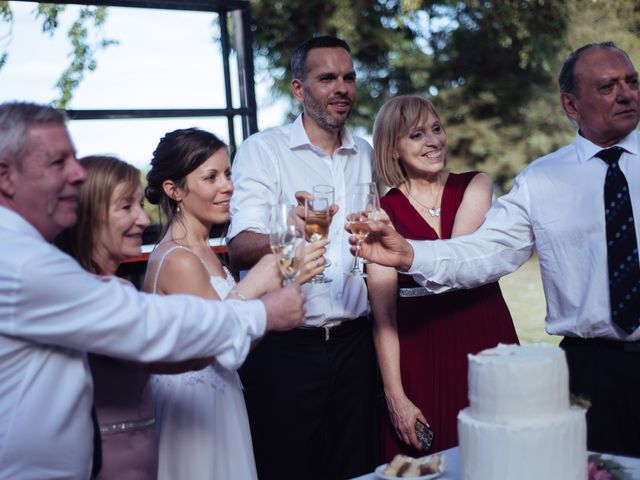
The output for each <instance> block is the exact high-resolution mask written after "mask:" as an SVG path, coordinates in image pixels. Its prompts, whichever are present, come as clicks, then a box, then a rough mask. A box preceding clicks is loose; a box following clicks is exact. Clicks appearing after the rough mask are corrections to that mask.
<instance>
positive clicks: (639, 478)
mask: <svg viewBox="0 0 640 480" xmlns="http://www.w3.org/2000/svg"><path fill="white" fill-rule="evenodd" d="M440 453H442V454H443V455H444V457H445V461H446V468H445V471H444V472H443V473H442V475H440V476H439V477H438V480H460V479H461V477H460V451H459V448H458V447H455V448H450V449H449V450H445V451H443V452H440ZM601 456H602V458H603V459H608V458H612V459H614V460H615V461H617V462H618V463H620V464H621V465H622V466H623V467H626V468H627V469H628V470H627V472H628V473H629V474H631V478H632V479H634V480H640V458H631V457H620V456H614V455H607V454H602V455H601ZM354 480H378V476H377V475H376V474H375V473H368V474H367V475H362V476H360V477H357V479H354ZM585 480H587V479H585Z"/></svg>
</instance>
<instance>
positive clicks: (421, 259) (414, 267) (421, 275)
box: [398, 240, 434, 287]
mask: <svg viewBox="0 0 640 480" xmlns="http://www.w3.org/2000/svg"><path fill="white" fill-rule="evenodd" d="M407 241H408V242H409V245H411V248H413V263H412V264H411V267H409V270H407V271H406V272H402V271H400V270H398V273H403V274H406V275H411V276H412V277H413V279H414V280H415V281H416V282H417V283H419V284H420V285H422V286H423V287H424V286H426V285H427V277H426V276H425V272H429V271H433V266H434V265H433V259H432V256H433V255H432V254H429V252H426V251H424V250H426V249H425V247H426V246H427V245H425V244H426V243H427V242H425V241H420V240H407Z"/></svg>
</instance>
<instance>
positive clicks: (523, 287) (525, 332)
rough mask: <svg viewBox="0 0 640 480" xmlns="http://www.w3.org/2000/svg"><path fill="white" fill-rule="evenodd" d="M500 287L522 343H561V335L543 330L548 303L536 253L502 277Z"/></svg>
mask: <svg viewBox="0 0 640 480" xmlns="http://www.w3.org/2000/svg"><path fill="white" fill-rule="evenodd" d="M500 288H501V289H502V294H503V295H504V298H505V300H506V301H507V305H509V310H510V311H511V316H512V317H513V322H514V323H515V326H516V331H517V332H518V338H520V342H521V343H532V342H545V343H551V344H554V345H557V344H558V343H560V340H562V337H560V336H556V335H548V334H547V332H545V330H544V317H545V312H546V305H545V300H544V293H543V291H542V282H541V280H540V269H539V267H538V257H537V256H536V255H534V256H533V257H532V258H531V259H530V260H529V261H528V262H527V263H525V264H524V265H523V266H522V267H520V268H519V269H518V270H517V271H515V272H513V273H511V274H509V275H507V276H506V277H503V278H502V279H501V280H500Z"/></svg>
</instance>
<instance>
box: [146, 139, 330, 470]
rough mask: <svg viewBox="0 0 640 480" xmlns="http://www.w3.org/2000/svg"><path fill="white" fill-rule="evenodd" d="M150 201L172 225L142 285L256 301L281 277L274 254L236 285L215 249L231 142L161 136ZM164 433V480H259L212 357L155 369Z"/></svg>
mask: <svg viewBox="0 0 640 480" xmlns="http://www.w3.org/2000/svg"><path fill="white" fill-rule="evenodd" d="M145 194H146V197H147V199H148V200H149V201H150V202H151V203H152V204H157V205H159V206H160V210H161V212H162V215H163V216H164V217H166V229H165V231H164V234H163V236H162V239H161V241H160V243H159V244H158V246H157V247H156V248H155V250H154V251H153V253H152V254H151V256H150V257H149V263H148V266H147V274H146V276H145V282H144V288H145V290H146V291H149V292H157V293H161V294H165V295H166V294H176V293H186V294H191V295H197V296H200V297H204V298H210V299H214V300H219V299H224V298H235V299H241V300H244V299H251V298H258V297H260V296H262V295H263V294H265V293H267V292H268V291H270V290H273V289H276V288H279V287H280V285H281V281H282V278H281V277H280V273H279V271H278V267H277V265H276V260H275V258H274V256H273V255H267V256H265V257H263V259H262V260H260V262H258V263H257V264H256V265H255V267H254V268H252V269H251V270H250V271H249V272H248V274H247V275H246V276H245V278H244V279H243V280H242V281H241V282H239V283H238V284H237V285H236V283H235V281H234V279H233V277H232V276H231V274H230V273H229V271H228V270H227V269H226V267H224V266H223V265H222V262H221V261H220V259H219V258H218V256H217V255H216V254H215V253H214V252H213V250H212V249H211V247H210V245H209V232H210V230H211V228H212V226H213V225H218V224H224V223H226V222H227V221H228V220H229V201H230V199H231V195H232V194H233V182H232V181H231V169H230V165H229V157H228V154H227V149H226V145H225V144H224V143H223V142H222V141H220V140H219V139H218V138H217V137H216V136H215V135H213V134H211V133H209V132H205V131H202V130H199V129H194V128H191V129H186V130H176V131H174V132H170V133H168V134H166V135H165V136H164V138H162V140H161V141H160V143H159V144H158V147H157V148H156V150H155V152H154V154H153V159H152V161H151V170H150V171H149V173H148V174H147V188H146V190H145ZM322 253H323V252H322V249H318V248H314V247H313V246H311V247H310V248H308V249H306V255H305V269H304V270H303V273H302V274H301V275H300V277H299V281H300V282H301V283H302V282H304V281H306V280H308V279H309V278H311V277H312V276H313V275H315V274H316V273H318V272H319V271H320V270H321V269H317V267H316V266H317V264H318V262H317V261H316V260H317V259H318V258H319V257H321V256H322ZM151 369H152V370H153V371H154V372H161V373H162V374H157V375H154V376H153V377H152V384H153V387H154V400H155V409H156V425H157V428H158V434H159V444H160V451H159V472H158V479H159V480H180V479H189V480H199V479H207V480H212V479H213V480H217V479H234V480H254V479H256V478H257V476H256V468H255V462H254V458H253V449H252V446H251V434H250V431H249V422H248V418H247V412H246V407H245V404H244V398H243V395H242V385H241V383H240V378H239V376H238V374H237V372H236V371H228V370H225V369H224V368H222V367H220V366H219V365H218V364H217V363H216V362H215V359H214V358H205V359H194V360H192V361H188V362H182V363H180V364H156V365H153V366H151Z"/></svg>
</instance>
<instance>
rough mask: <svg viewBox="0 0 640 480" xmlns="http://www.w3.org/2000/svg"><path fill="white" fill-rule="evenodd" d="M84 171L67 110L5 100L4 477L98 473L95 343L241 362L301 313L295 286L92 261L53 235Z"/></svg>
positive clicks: (118, 352) (137, 356)
mask: <svg viewBox="0 0 640 480" xmlns="http://www.w3.org/2000/svg"><path fill="white" fill-rule="evenodd" d="M85 177H86V175H85V172H84V170H83V169H82V167H81V166H80V164H79V163H78V162H77V160H76V156H75V150H74V148H73V145H72V143H71V139H70V138H69V134H68V132H67V128H66V126H65V116H64V115H63V114H62V113H61V112H59V111H57V110H55V109H53V108H51V107H47V106H42V105H37V104H32V103H18V102H11V103H5V104H2V105H0V252H2V254H1V256H0V479H15V478H20V479H44V478H46V479H57V478H60V479H62V478H64V479H68V478H74V479H86V478H89V476H90V474H91V468H92V451H93V444H92V438H93V425H92V421H91V416H90V412H91V406H92V403H93V384H92V380H91V374H90V372H89V369H88V366H87V359H86V352H87V351H90V352H95V353H99V354H103V355H108V356H112V357H121V358H125V359H130V360H135V361H138V362H155V361H180V360H185V359H189V358H199V357H210V356H214V357H216V360H217V361H218V362H220V363H221V364H222V365H224V366H226V367H231V368H236V367H238V366H239V365H240V364H242V362H243V361H244V358H245V357H246V355H247V353H248V351H249V346H250V343H251V342H252V341H253V340H255V339H257V338H259V337H260V336H262V335H263V334H264V333H265V331H267V330H282V329H288V328H292V327H296V326H298V325H299V324H300V323H301V320H302V316H303V307H302V304H303V298H302V295H301V293H300V292H299V290H298V289H297V288H296V287H287V288H285V289H280V290H278V291H276V292H272V293H270V294H267V295H265V296H264V297H262V298H261V299H260V300H253V301H240V300H229V301H225V302H219V301H207V300H202V299H199V298H196V297H190V296H186V295H174V296H167V297H161V296H157V295H148V294H144V293H140V292H138V291H137V290H136V289H135V288H133V287H132V286H129V285H125V284H124V283H123V282H121V281H119V280H117V279H105V278H98V277H96V276H93V275H91V274H89V273H87V272H85V271H84V270H83V269H82V268H81V267H80V266H79V265H78V263H77V262H76V261H75V260H73V259H72V258H71V257H69V256H67V255H66V254H64V253H62V252H61V251H59V250H58V249H57V248H56V247H54V246H53V245H51V243H50V242H51V241H52V240H53V239H54V237H55V236H56V235H57V234H58V233H60V232H61V231H62V230H63V229H65V228H67V227H70V226H72V225H73V224H74V223H75V221H76V208H77V205H78V192H79V189H80V186H81V185H82V183H83V182H84V180H85Z"/></svg>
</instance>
